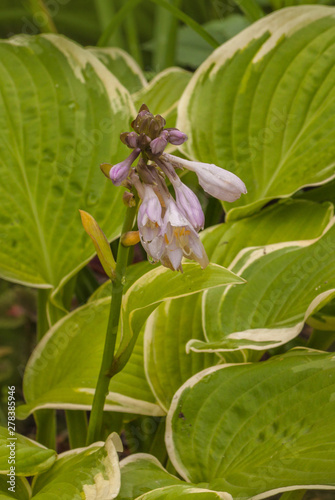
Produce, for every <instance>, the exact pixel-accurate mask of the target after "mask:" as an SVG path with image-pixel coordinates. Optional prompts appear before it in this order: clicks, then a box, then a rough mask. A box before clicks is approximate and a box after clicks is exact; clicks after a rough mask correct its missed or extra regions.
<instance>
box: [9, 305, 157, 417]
mask: <svg viewBox="0 0 335 500" xmlns="http://www.w3.org/2000/svg"><path fill="white" fill-rule="evenodd" d="M109 309H110V298H108V297H107V298H105V299H100V300H97V301H94V302H91V303H89V304H87V305H85V306H83V307H80V308H78V309H76V310H75V311H74V312H72V313H70V314H68V315H67V316H66V317H65V318H63V319H62V320H60V321H59V322H58V323H56V325H54V326H53V327H52V328H51V330H49V332H48V333H47V334H46V335H45V337H44V339H43V341H42V342H40V344H38V346H37V347H36V348H35V351H34V353H33V355H32V357H31V359H30V361H29V362H28V365H27V368H26V371H25V375H24V382H23V385H24V393H25V398H26V402H27V404H26V405H22V406H20V407H18V408H17V416H18V417H19V418H25V417H27V416H28V414H29V413H31V412H32V411H34V410H35V409H37V408H64V409H87V410H89V409H90V408H91V406H92V402H93V396H94V391H95V387H96V384H97V380H98V375H99V370H100V365H101V360H102V352H103V346H104V341H105V336H106V329H107V324H108V317H109ZM109 391H110V392H109V393H108V395H107V398H106V404H105V410H109V411H121V412H129V413H136V414H144V415H162V414H164V412H163V411H162V410H161V408H160V407H159V406H158V405H157V404H156V400H155V397H154V395H153V394H152V391H151V390H150V387H149V385H148V383H147V381H146V378H145V373H144V366H143V338H142V336H140V338H139V341H138V342H137V344H136V346H135V348H134V352H133V355H132V357H131V358H130V360H129V362H128V364H127V366H126V368H125V369H124V370H123V371H122V373H121V374H119V375H116V376H115V377H113V379H112V381H111V383H110V386H109Z"/></svg>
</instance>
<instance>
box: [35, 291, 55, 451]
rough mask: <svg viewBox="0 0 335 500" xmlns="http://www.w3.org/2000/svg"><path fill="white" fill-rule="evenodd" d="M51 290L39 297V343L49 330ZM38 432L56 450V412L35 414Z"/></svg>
mask: <svg viewBox="0 0 335 500" xmlns="http://www.w3.org/2000/svg"><path fill="white" fill-rule="evenodd" d="M49 294H50V290H49V289H44V288H40V289H39V290H38V295H37V341H38V342H39V341H40V340H41V339H42V337H43V336H44V334H45V333H46V332H47V331H48V329H49V323H48V318H47V303H48V299H49ZM34 418H35V422H36V427H37V432H36V440H37V441H38V442H39V443H40V444H43V445H44V446H46V447H47V448H52V449H53V450H55V449H56V414H55V411H54V410H38V411H36V412H35V414H34Z"/></svg>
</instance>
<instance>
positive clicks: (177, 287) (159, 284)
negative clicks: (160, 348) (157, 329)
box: [113, 263, 244, 372]
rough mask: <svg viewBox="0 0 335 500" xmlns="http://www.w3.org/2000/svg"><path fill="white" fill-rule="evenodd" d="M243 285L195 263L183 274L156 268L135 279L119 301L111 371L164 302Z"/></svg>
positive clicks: (122, 362)
mask: <svg viewBox="0 0 335 500" xmlns="http://www.w3.org/2000/svg"><path fill="white" fill-rule="evenodd" d="M239 283H244V282H243V280H241V279H240V278H239V277H238V276H236V275H235V274H233V273H231V272H230V271H228V270H227V269H225V268H223V267H221V266H218V265H216V264H209V265H208V266H207V267H206V268H205V269H202V270H200V268H199V265H198V264H194V263H192V264H191V263H187V264H185V268H184V273H183V274H181V273H175V272H171V271H170V270H169V269H166V268H164V267H159V268H157V269H154V270H153V271H151V272H149V273H147V274H145V275H144V276H142V278H140V279H139V280H137V281H136V282H135V283H134V284H133V285H132V286H131V287H130V288H129V290H128V291H127V293H126V294H125V295H124V298H123V302H122V311H121V315H122V317H121V318H122V320H121V325H122V334H121V342H120V346H119V348H118V350H117V352H116V360H115V365H114V367H113V369H115V370H116V372H117V371H119V370H121V369H122V368H123V366H124V365H125V363H126V362H127V359H128V358H129V355H130V353H131V351H132V347H133V345H135V343H136V339H137V337H138V335H139V332H140V329H141V327H142V326H143V324H144V323H145V321H146V320H147V318H148V317H149V315H150V314H151V313H152V312H153V311H154V310H155V309H156V307H157V306H158V305H159V304H160V303H161V302H163V301H165V300H169V299H173V298H177V297H186V296H188V295H192V294H194V293H197V292H200V291H203V290H207V289H209V288H216V287H220V288H221V287H222V286H223V285H228V284H232V285H233V284H239Z"/></svg>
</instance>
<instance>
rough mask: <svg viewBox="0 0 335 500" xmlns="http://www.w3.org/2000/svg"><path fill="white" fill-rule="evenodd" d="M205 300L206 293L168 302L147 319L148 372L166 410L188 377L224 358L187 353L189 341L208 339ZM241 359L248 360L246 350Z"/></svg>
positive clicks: (146, 354) (148, 377)
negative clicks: (203, 321) (203, 313)
mask: <svg viewBox="0 0 335 500" xmlns="http://www.w3.org/2000/svg"><path fill="white" fill-rule="evenodd" d="M201 302H202V296H197V297H194V296H193V295H192V296H190V297H183V298H181V299H177V300H171V301H167V302H165V303H164V304H161V305H160V306H159V307H157V309H156V310H155V311H154V312H153V313H152V314H151V315H150V317H149V319H148V320H147V322H146V326H145V334H144V365H145V373H146V376H147V380H148V382H149V384H150V387H151V389H152V392H153V394H155V396H156V398H157V401H158V402H159V404H160V406H161V407H162V408H164V410H165V411H166V412H167V411H168V409H169V407H170V403H171V400H172V397H173V395H174V393H175V392H176V391H177V389H179V387H180V386H181V385H182V384H183V383H184V382H185V381H186V380H187V379H189V378H190V377H192V375H194V374H195V373H198V372H199V371H201V370H203V369H204V368H207V367H209V366H213V365H216V364H218V363H219V362H220V359H221V358H219V357H218V355H217V354H215V353H209V354H207V353H204V354H203V353H201V354H199V353H195V352H190V353H188V354H187V353H186V349H185V347H186V344H187V342H188V341H189V340H191V339H198V340H202V341H204V340H205V339H204V336H203V331H202V325H201ZM239 361H240V362H243V361H245V359H244V358H243V354H242V353H240V359H239Z"/></svg>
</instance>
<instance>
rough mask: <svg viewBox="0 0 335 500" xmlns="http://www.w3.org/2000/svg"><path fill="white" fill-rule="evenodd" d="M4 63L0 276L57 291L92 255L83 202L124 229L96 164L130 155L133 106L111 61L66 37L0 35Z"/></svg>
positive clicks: (107, 227)
mask: <svg viewBox="0 0 335 500" xmlns="http://www.w3.org/2000/svg"><path fill="white" fill-rule="evenodd" d="M0 59H1V77H0V90H1V97H0V109H1V112H0V125H1V130H2V133H1V137H0V173H1V183H0V197H1V200H2V201H1V208H0V222H1V235H0V238H1V244H0V249H1V250H0V262H1V263H0V275H1V276H2V277H4V278H6V279H8V280H11V281H15V282H19V283H22V284H25V285H31V286H35V287H44V288H54V289H57V287H59V286H60V285H62V284H64V282H65V281H67V280H68V279H69V277H70V276H72V275H73V274H75V273H76V272H77V270H78V269H80V268H81V267H83V265H84V264H85V263H86V262H87V261H88V260H90V258H91V257H92V256H93V248H92V244H91V242H90V241H89V238H87V236H86V235H85V232H84V230H83V228H82V227H81V224H80V216H79V212H78V209H79V208H81V209H84V210H85V209H87V210H89V212H90V213H92V215H93V216H94V218H96V220H98V221H99V224H100V225H101V227H102V229H103V231H104V232H105V234H106V236H107V238H108V239H109V240H111V239H114V238H116V237H117V236H118V235H119V232H120V227H121V223H122V219H123V214H124V208H125V207H124V206H123V204H122V190H120V189H117V188H115V187H114V186H113V185H112V183H111V182H107V181H106V179H105V178H104V176H103V175H102V173H101V172H100V169H99V164H100V163H101V162H103V161H109V162H110V161H112V162H117V161H120V160H121V159H122V158H124V157H125V156H126V155H127V148H126V147H125V146H124V145H122V144H121V142H120V140H119V134H120V132H122V131H123V130H126V129H127V128H128V124H129V120H130V118H131V117H132V116H133V115H134V113H135V111H134V108H133V105H132V103H131V100H130V95H129V94H128V92H127V91H126V89H125V88H124V87H123V86H122V85H121V84H120V83H119V81H118V80H117V79H116V78H115V77H114V76H113V75H112V74H111V73H109V72H108V71H107V69H106V68H105V66H104V65H103V64H102V63H100V61H98V59H97V58H96V57H94V56H93V55H92V54H91V52H89V51H88V50H84V49H83V48H81V47H80V46H79V45H77V44H75V43H73V42H71V41H69V40H67V39H66V38H64V37H62V36H57V35H43V36H36V37H31V36H18V37H15V38H12V39H11V40H3V41H1V42H0ZM111 221H112V223H111Z"/></svg>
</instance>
